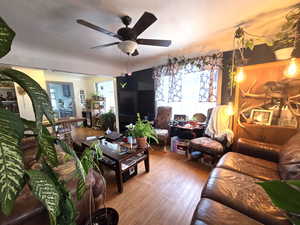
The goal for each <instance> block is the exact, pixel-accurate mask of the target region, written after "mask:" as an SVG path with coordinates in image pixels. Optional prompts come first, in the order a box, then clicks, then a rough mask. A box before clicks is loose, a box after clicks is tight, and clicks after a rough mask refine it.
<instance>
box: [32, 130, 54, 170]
mask: <svg viewBox="0 0 300 225" xmlns="http://www.w3.org/2000/svg"><path fill="white" fill-rule="evenodd" d="M37 139H38V144H39V150H40V153H41V154H42V155H44V156H46V158H47V161H48V162H49V164H50V165H51V166H52V167H56V166H57V165H58V159H57V153H56V149H55V147H54V141H55V138H54V137H52V136H51V134H50V133H49V131H48V129H47V128H46V127H45V126H42V132H41V134H40V135H38V137H37Z"/></svg>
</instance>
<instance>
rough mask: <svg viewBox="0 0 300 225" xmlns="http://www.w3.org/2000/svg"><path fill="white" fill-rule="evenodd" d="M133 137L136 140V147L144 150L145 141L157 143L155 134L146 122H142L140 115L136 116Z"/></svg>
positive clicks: (150, 125)
mask: <svg viewBox="0 0 300 225" xmlns="http://www.w3.org/2000/svg"><path fill="white" fill-rule="evenodd" d="M132 134H133V136H134V137H135V138H136V142H137V145H138V146H139V147H140V148H146V147H147V145H148V143H147V139H148V138H149V139H152V140H154V141H155V142H156V143H158V139H157V134H156V132H155V130H154V128H153V126H152V124H151V123H150V122H149V121H148V120H142V119H141V117H140V114H139V113H138V114H137V121H136V123H135V125H134V129H133V131H132Z"/></svg>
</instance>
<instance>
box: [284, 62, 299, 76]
mask: <svg viewBox="0 0 300 225" xmlns="http://www.w3.org/2000/svg"><path fill="white" fill-rule="evenodd" d="M297 72H298V71H297V63H296V59H295V58H291V60H290V63H289V66H288V68H287V71H286V73H285V76H286V77H289V78H292V77H295V76H296V75H297Z"/></svg>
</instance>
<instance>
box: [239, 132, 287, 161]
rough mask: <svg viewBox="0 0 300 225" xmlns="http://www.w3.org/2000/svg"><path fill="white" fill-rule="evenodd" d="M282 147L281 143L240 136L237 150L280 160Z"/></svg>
mask: <svg viewBox="0 0 300 225" xmlns="http://www.w3.org/2000/svg"><path fill="white" fill-rule="evenodd" d="M281 149H282V146H281V145H275V144H270V143H265V142H260V141H254V140H250V139H246V138H239V140H238V142H237V148H236V152H238V153H241V154H245V155H249V156H253V157H257V158H261V159H265V160H268V161H273V162H278V159H279V152H280V151H281Z"/></svg>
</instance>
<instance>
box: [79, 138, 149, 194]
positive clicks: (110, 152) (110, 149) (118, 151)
mask: <svg viewBox="0 0 300 225" xmlns="http://www.w3.org/2000/svg"><path fill="white" fill-rule="evenodd" d="M93 142H95V140H91V141H82V143H81V144H82V146H83V147H90V146H91V144H92V143H93ZM100 146H101V149H102V151H103V155H104V156H105V157H107V158H108V159H110V162H113V163H108V162H107V161H105V160H102V161H101V163H102V164H104V165H105V166H107V167H109V168H110V169H112V170H114V171H115V173H116V182H117V185H118V191H119V192H120V193H122V192H123V174H124V173H125V172H126V171H128V170H129V169H130V168H132V167H134V166H136V165H137V164H138V163H140V162H142V161H144V164H145V170H146V172H147V173H148V172H150V164H149V148H148V147H147V148H136V147H135V148H129V147H126V146H123V145H122V144H119V143H110V142H107V141H100ZM126 150H127V152H126ZM132 158H135V159H136V160H135V162H134V163H133V164H131V165H130V166H129V167H127V168H125V167H124V163H125V162H126V160H128V159H132ZM122 167H123V168H122Z"/></svg>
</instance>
